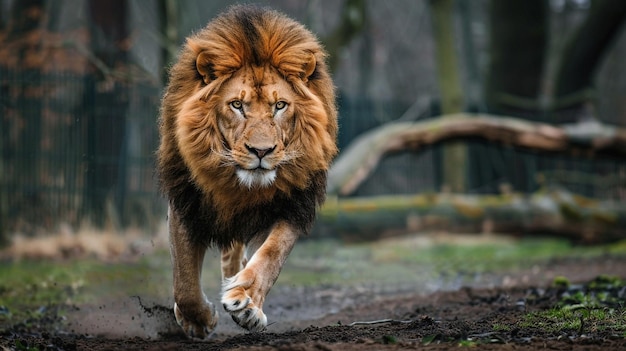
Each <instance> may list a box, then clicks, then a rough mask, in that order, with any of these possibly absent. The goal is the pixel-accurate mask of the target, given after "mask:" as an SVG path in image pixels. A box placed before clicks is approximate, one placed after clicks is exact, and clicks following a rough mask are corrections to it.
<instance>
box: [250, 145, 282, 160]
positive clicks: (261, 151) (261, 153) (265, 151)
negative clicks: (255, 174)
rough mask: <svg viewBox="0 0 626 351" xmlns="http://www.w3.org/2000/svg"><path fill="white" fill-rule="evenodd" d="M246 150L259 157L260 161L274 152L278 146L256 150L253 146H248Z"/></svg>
mask: <svg viewBox="0 0 626 351" xmlns="http://www.w3.org/2000/svg"><path fill="white" fill-rule="evenodd" d="M246 148H247V149H248V151H250V152H251V153H253V154H255V155H257V157H258V158H259V159H261V158H263V157H265V155H267V154H269V153H271V152H272V151H274V149H275V148H276V146H274V147H268V148H256V147H253V146H249V145H246Z"/></svg>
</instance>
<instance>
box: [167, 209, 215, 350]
mask: <svg viewBox="0 0 626 351" xmlns="http://www.w3.org/2000/svg"><path fill="white" fill-rule="evenodd" d="M169 230H170V253H171V256H172V266H173V273H174V315H175V316H176V321H177V322H178V324H179V325H180V326H181V327H182V328H183V330H184V331H185V333H187V335H189V336H190V337H195V338H201V339H204V338H206V337H207V336H209V335H210V334H211V333H212V332H213V329H215V326H216V324H217V318H218V316H217V311H216V310H215V307H214V306H213V304H212V303H211V302H209V301H208V299H207V298H206V296H205V295H204V292H203V291H202V287H201V286H200V276H201V274H202V261H203V260H204V254H205V252H206V248H205V247H204V246H203V245H199V244H198V243H195V242H193V241H191V240H190V238H189V235H188V233H187V230H186V229H185V228H184V226H183V225H182V224H181V223H180V220H179V218H178V216H177V214H176V212H175V211H172V210H171V209H170V211H169Z"/></svg>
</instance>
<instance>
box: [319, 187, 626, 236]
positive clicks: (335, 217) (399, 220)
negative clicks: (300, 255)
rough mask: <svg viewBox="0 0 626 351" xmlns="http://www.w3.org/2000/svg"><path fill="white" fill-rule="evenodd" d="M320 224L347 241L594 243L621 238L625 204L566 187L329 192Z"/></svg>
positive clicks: (624, 225) (624, 218) (623, 234)
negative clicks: (398, 236) (448, 238)
mask: <svg viewBox="0 0 626 351" xmlns="http://www.w3.org/2000/svg"><path fill="white" fill-rule="evenodd" d="M324 226H327V227H332V232H333V233H339V236H341V237H342V238H344V239H348V240H371V239H376V238H380V237H381V236H385V235H389V234H390V233H415V232H419V231H432V230H444V231H450V232H463V233H508V234H520V235H525V234H533V233H538V234H544V235H546V234H554V235H558V236H564V237H567V238H570V239H572V240H573V241H577V242H585V243H598V242H607V241H614V240H619V239H624V237H625V232H624V228H626V207H624V206H621V205H620V204H619V203H618V202H616V201H598V200H593V199H590V198H586V197H583V196H579V195H575V194H572V193H569V192H566V191H564V190H545V191H541V192H538V193H535V194H530V195H524V194H517V193H509V194H500V195H459V194H443V193H440V194H420V195H386V196H373V197H358V198H338V197H337V196H330V197H329V198H328V200H327V201H326V203H325V204H324V206H323V207H322V209H321V211H320V213H319V218H318V227H320V228H323V227H324Z"/></svg>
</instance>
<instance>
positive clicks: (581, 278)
mask: <svg viewBox="0 0 626 351" xmlns="http://www.w3.org/2000/svg"><path fill="white" fill-rule="evenodd" d="M602 274H612V275H616V276H619V277H621V278H622V279H623V278H625V277H626V257H623V256H604V257H595V258H585V259H560V260H552V261H549V262H546V263H545V264H543V265H541V266H534V267H533V268H532V269H528V270H522V271H519V272H516V273H514V274H511V275H508V276H506V277H502V279H501V280H500V282H501V284H495V285H494V286H492V287H484V286H483V287H465V288H461V289H458V290H456V291H440V292H435V293H432V294H422V293H416V292H414V291H411V290H407V289H401V288H399V289H395V290H394V289H391V290H389V289H385V288H384V287H365V286H354V287H343V288H338V287H333V286H322V287H314V288H313V287H311V288H297V287H276V288H275V289H274V290H273V291H272V292H271V293H270V296H269V297H268V300H267V302H266V307H265V309H266V312H267V314H268V318H269V321H270V325H269V326H268V328H267V330H266V331H265V332H262V333H247V332H245V331H243V330H241V329H238V328H237V327H236V326H235V325H234V323H232V321H230V318H228V316H227V314H226V313H224V312H223V311H221V319H220V327H219V328H218V330H217V331H216V333H215V334H214V335H213V336H212V338H211V339H209V340H207V341H193V340H188V339H187V338H185V337H184V336H183V335H181V334H180V333H179V332H178V329H177V328H176V326H175V325H174V319H173V315H172V312H171V309H170V308H169V307H165V306H163V305H160V304H156V305H155V304H152V303H150V302H148V301H143V300H141V299H140V298H138V297H135V298H133V299H130V300H129V301H117V302H115V301H112V302H110V304H109V305H106V304H102V305H99V306H91V307H90V306H78V307H75V308H74V309H73V311H72V312H70V313H66V314H64V315H63V316H59V315H57V314H55V313H54V311H53V309H51V311H50V313H48V314H46V315H47V317H42V318H41V319H40V320H32V321H28V322H26V323H21V324H19V325H14V326H11V327H10V328H7V329H5V330H0V348H2V349H9V350H92V351H96V350H122V349H123V350H180V349H185V350H234V349H236V350H348V351H349V350H359V351H363V350H407V349H420V350H457V349H459V347H472V346H474V347H476V346H477V347H479V348H480V349H484V350H543V349H550V350H626V334H625V332H624V331H623V330H618V331H616V330H611V329H608V330H607V329H601V328H596V327H594V325H587V324H583V325H582V326H581V327H579V328H577V329H567V328H562V329H559V330H558V331H557V332H555V331H550V330H549V329H550V328H546V327H545V326H541V325H532V324H530V325H529V324H528V323H524V318H525V317H524V316H526V315H528V313H529V312H532V311H543V310H547V309H549V308H551V307H552V306H554V305H555V304H556V303H557V301H558V300H559V298H561V297H562V296H563V294H564V293H565V291H564V290H563V289H562V288H556V287H552V286H551V282H552V281H553V279H554V278H555V277H556V276H566V277H568V278H569V279H570V281H571V282H573V283H575V282H579V283H585V282H588V281H589V280H591V279H594V277H597V276H598V275H602ZM624 290H625V289H624V288H622V289H621V291H618V292H615V293H616V294H618V295H619V296H618V299H620V301H621V302H620V306H618V307H619V308H620V309H622V310H623V301H624ZM131 301H134V302H131ZM115 304H117V305H118V306H115ZM124 309H125V310H126V312H125V313H123V312H119V311H121V310H124ZM625 316H626V315H625V314H623V313H622V314H621V315H620V316H619V317H618V318H621V319H622V321H621V323H622V324H626V320H623V319H626V318H625ZM581 318H582V317H581ZM581 320H582V319H581ZM97 324H100V325H101V326H102V328H103V329H106V330H107V333H104V332H103V333H98V332H97V330H96V329H94V325H97ZM115 326H116V327H117V329H118V332H117V333H111V330H113V329H115V328H114V327H115ZM133 328H141V329H143V331H144V337H140V336H138V335H140V333H135V332H133ZM120 331H124V332H120ZM146 332H147V335H149V337H145V335H146Z"/></svg>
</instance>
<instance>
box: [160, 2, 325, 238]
mask: <svg viewBox="0 0 626 351" xmlns="http://www.w3.org/2000/svg"><path fill="white" fill-rule="evenodd" d="M325 55H326V54H325V52H324V50H323V48H322V47H321V45H320V44H319V42H318V41H317V39H316V38H315V37H314V36H313V35H312V34H311V33H310V32H309V31H308V30H307V29H305V28H304V27H303V26H302V25H300V24H299V23H297V22H295V21H293V20H291V19H289V18H288V17H286V16H284V15H282V14H280V13H278V12H275V11H271V10H269V11H268V10H263V9H260V8H257V7H250V6H236V7H233V8H231V9H230V10H229V11H227V12H225V13H224V14H222V15H220V16H219V17H217V18H216V19H214V20H213V21H211V22H210V23H209V24H208V25H207V26H206V27H205V28H204V29H202V30H201V31H199V32H198V33H196V34H194V35H192V36H190V37H189V38H188V39H187V43H186V44H185V45H184V46H183V48H182V51H181V53H180V56H179V58H178V60H177V62H176V63H175V64H174V65H173V66H172V67H171V69H170V80H169V85H168V87H167V89H166V92H165V94H164V96H163V99H162V105H161V114H160V119H159V130H160V134H161V143H160V146H159V150H158V153H157V159H158V160H157V162H158V164H157V171H158V174H159V178H160V183H161V188H162V191H163V192H164V194H165V195H166V196H167V197H168V199H169V203H170V210H171V211H175V212H176V214H177V215H178V217H179V218H180V219H181V221H180V222H181V224H182V225H183V226H184V227H185V228H184V229H185V231H186V232H187V233H189V234H190V236H191V237H192V238H194V239H196V240H198V241H200V242H202V243H203V244H205V245H212V244H217V245H218V246H222V247H224V246H227V245H229V244H230V243H232V242H233V241H234V240H237V241H241V242H247V241H248V240H250V239H251V238H252V237H253V236H254V235H258V234H263V233H264V232H267V231H268V230H269V229H271V225H272V224H273V223H275V222H276V221H277V220H280V219H283V220H286V221H288V222H290V223H292V224H293V225H294V226H295V227H296V228H300V229H301V230H302V232H307V231H308V230H309V229H310V226H311V224H312V222H313V220H314V217H315V210H316V207H317V206H319V205H320V204H321V203H322V202H323V200H324V197H325V190H326V172H327V169H328V167H329V166H330V163H331V161H332V158H333V157H334V156H335V154H336V152H337V149H336V146H335V139H336V134H337V112H336V107H335V95H334V87H333V84H332V80H331V78H330V75H329V73H328V70H327V67H326V64H325ZM264 65H270V66H271V67H273V68H274V69H276V71H278V72H279V73H280V75H282V78H283V79H284V80H286V81H287V82H289V83H290V85H291V87H292V88H293V90H294V92H295V93H296V94H297V96H298V100H297V102H296V103H295V113H296V115H295V122H294V131H293V134H292V135H293V137H292V138H291V140H289V141H288V145H289V146H288V147H289V148H293V149H294V150H298V152H299V155H300V156H299V157H298V158H297V159H296V160H294V161H293V162H290V163H289V164H288V165H285V166H284V167H281V168H280V170H279V171H278V176H277V179H276V182H275V184H273V185H272V186H270V187H266V188H257V189H245V188H244V187H242V186H241V185H240V184H238V182H237V180H236V178H235V177H236V176H235V173H234V171H233V170H232V169H229V168H228V167H223V165H221V164H220V162H222V160H221V158H220V157H219V154H220V153H221V152H224V148H227V147H228V146H227V145H225V143H224V140H223V136H222V135H221V133H220V130H219V128H218V124H217V117H216V115H215V114H214V112H213V111H215V104H217V103H218V102H219V101H221V100H220V99H219V97H220V96H219V92H220V87H221V86H222V85H223V84H224V82H226V81H228V79H229V78H230V77H231V76H232V75H233V73H235V72H236V71H237V70H239V69H241V68H243V67H262V66H264Z"/></svg>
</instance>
